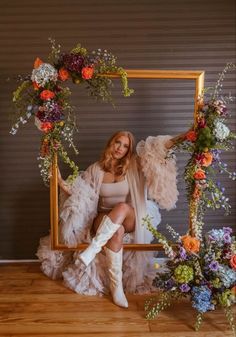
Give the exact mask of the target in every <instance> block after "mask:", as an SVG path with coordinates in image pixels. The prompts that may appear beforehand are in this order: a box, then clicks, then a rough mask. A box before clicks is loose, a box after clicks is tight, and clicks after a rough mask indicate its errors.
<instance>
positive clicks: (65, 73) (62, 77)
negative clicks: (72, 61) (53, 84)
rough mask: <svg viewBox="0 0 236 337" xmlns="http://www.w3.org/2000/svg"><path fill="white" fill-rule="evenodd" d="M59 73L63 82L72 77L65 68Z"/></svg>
mask: <svg viewBox="0 0 236 337" xmlns="http://www.w3.org/2000/svg"><path fill="white" fill-rule="evenodd" d="M58 73H59V79H60V80H61V81H66V80H68V78H69V76H70V74H69V73H68V71H67V70H66V69H65V68H61V69H60V70H59V72H58Z"/></svg>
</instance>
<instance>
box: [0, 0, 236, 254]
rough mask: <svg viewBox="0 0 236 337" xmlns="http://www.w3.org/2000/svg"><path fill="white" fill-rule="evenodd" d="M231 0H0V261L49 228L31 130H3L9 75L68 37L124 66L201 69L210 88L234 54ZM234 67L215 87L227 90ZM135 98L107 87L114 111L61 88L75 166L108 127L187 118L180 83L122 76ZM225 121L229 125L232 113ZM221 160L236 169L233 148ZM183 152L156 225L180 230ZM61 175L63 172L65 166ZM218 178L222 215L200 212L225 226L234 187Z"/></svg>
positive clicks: (171, 127)
mask: <svg viewBox="0 0 236 337" xmlns="http://www.w3.org/2000/svg"><path fill="white" fill-rule="evenodd" d="M235 35H236V34H235V1H234V0H225V1H222V0H215V1H213V0H204V1H203V0H199V1H195V0H178V1H176V0H135V1H133V0H119V1H118V0H113V1H111V0H101V1H99V2H98V1H96V0H87V1H80V0H77V1H76V0H67V1H63V0H57V1H56V0H50V1H46V0H41V1H40V3H38V2H32V1H30V0H22V1H20V2H19V1H16V0H11V1H4V0H2V1H1V2H0V50H1V52H0V88H1V90H0V134H1V142H0V151H1V157H0V167H1V195H0V203H1V205H0V207H1V208H0V212H1V214H0V223H1V226H0V259H23V258H24V259H27V258H34V257H35V255H34V254H35V251H36V248H37V244H38V240H39V238H40V237H41V236H42V235H44V234H47V233H48V230H49V191H48V189H47V188H46V187H44V186H43V183H42V181H41V178H40V176H39V171H38V167H37V165H38V163H37V160H36V157H37V154H38V148H39V141H40V134H39V132H38V131H37V130H36V128H35V127H34V125H33V122H32V121H31V122H30V123H28V124H26V125H25V126H23V127H22V128H21V129H20V130H19V131H18V133H17V134H16V135H15V136H14V137H13V136H10V135H9V130H10V128H11V124H12V123H11V118H10V116H11V115H12V111H13V106H12V105H11V94H12V91H13V90H14V89H15V88H16V86H17V84H16V82H15V80H14V77H16V76H17V75H18V74H27V73H30V72H31V69H32V65H33V62H34V59H35V58H36V57H37V56H38V57H40V58H41V59H44V60H46V57H47V55H48V53H49V43H48V40H47V39H48V37H49V36H51V37H53V38H55V39H56V40H57V42H58V43H61V45H62V47H63V48H62V49H63V50H64V51H69V50H70V49H71V48H72V47H73V46H74V45H75V44H76V43H77V42H79V43H81V44H82V45H84V46H85V47H86V48H88V49H89V50H93V49H96V48H103V49H109V50H110V51H112V52H113V53H114V54H115V55H116V56H117V58H118V60H119V64H120V65H122V66H124V67H125V68H132V69H136V68H139V69H141V68H143V69H189V70H194V69H196V70H205V72H206V80H205V85H206V86H212V85H214V83H215V81H216V80H217V77H218V73H219V72H220V71H221V70H222V69H223V67H224V65H225V64H226V62H236V59H235ZM235 79H236V77H235V73H234V74H233V73H230V74H229V75H228V76H227V77H226V79H225V83H224V88H225V91H226V92H229V91H231V92H235ZM130 86H131V87H134V88H135V95H134V96H133V97H130V98H122V97H121V96H120V92H119V88H120V85H119V84H118V81H117V82H116V83H115V87H114V98H115V101H116V109H115V110H113V108H112V107H111V105H105V104H102V103H96V102H94V101H93V100H92V99H89V98H88V97H87V93H86V92H85V91H84V90H83V89H82V88H80V87H79V86H75V85H70V87H71V89H72V92H73V95H72V99H71V101H72V103H73V105H74V106H75V107H76V112H77V115H78V123H79V134H78V135H77V137H76V143H78V147H79V150H80V154H79V156H78V157H75V156H73V158H74V159H75V160H76V161H78V163H79V165H80V168H81V169H85V168H86V167H87V166H88V165H89V164H90V163H92V162H93V161H95V160H97V159H98V156H99V154H100V151H101V149H102V148H103V146H104V144H105V141H106V139H107V137H108V136H109V135H110V134H111V133H112V132H113V131H116V130H117V129H129V130H130V131H133V132H134V133H135V135H136V138H137V140H140V139H142V138H144V137H146V136H148V135H157V134H173V135H174V134H177V133H179V132H182V131H184V130H186V129H187V128H188V127H189V125H190V124H191V121H192V116H193V105H192V97H193V95H194V92H193V85H192V83H191V82H189V81H165V80H163V81H159V80H148V81H143V80H132V81H130ZM231 113H232V117H231V119H230V121H229V123H230V126H231V128H232V129H233V130H235V129H236V109H235V105H234V104H231ZM223 157H224V158H225V160H226V161H227V163H228V164H229V167H230V168H231V169H232V170H235V169H236V165H235V159H236V155H235V152H232V151H231V152H228V153H225V154H224V156H223ZM185 161H186V156H184V155H182V154H181V155H179V156H178V166H179V190H180V194H181V196H180V199H179V201H178V204H177V209H176V210H173V211H171V212H162V214H163V222H162V225H161V227H160V228H161V230H163V231H164V232H165V224H166V223H169V224H173V225H174V227H175V228H176V229H177V230H179V231H180V232H181V233H183V232H184V231H185V229H186V227H187V222H188V207H187V206H188V205H187V203H186V199H185V187H184V185H183V178H182V174H183V169H184V164H185ZM63 170H64V175H67V174H68V173H69V172H68V170H67V169H66V168H64V169H63ZM219 179H220V180H221V181H222V184H223V185H224V186H225V187H226V193H227V195H228V196H229V197H230V199H231V204H232V206H233V208H232V213H231V215H230V216H228V217H227V218H226V217H224V215H223V212H221V211H218V212H208V213H207V217H206V228H210V227H212V226H215V227H217V226H221V225H223V224H227V225H231V226H233V225H235V218H236V214H235V206H236V193H235V184H232V182H231V181H229V180H228V179H227V177H225V176H220V177H219Z"/></svg>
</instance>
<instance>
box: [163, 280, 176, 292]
mask: <svg viewBox="0 0 236 337" xmlns="http://www.w3.org/2000/svg"><path fill="white" fill-rule="evenodd" d="M174 286H175V282H174V280H173V279H172V278H170V279H169V280H167V281H165V288H166V289H167V290H170V289H171V288H173V287H174Z"/></svg>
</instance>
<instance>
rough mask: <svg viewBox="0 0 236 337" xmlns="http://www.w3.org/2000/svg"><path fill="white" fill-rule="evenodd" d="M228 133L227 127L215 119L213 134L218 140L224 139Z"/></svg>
mask: <svg viewBox="0 0 236 337" xmlns="http://www.w3.org/2000/svg"><path fill="white" fill-rule="evenodd" d="M229 134H230V130H229V128H228V127H227V126H226V125H225V124H224V123H222V122H220V121H217V122H216V123H215V129H214V135H215V136H216V138H217V139H218V140H224V139H225V138H227V137H228V136H229Z"/></svg>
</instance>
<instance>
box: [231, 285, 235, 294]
mask: <svg viewBox="0 0 236 337" xmlns="http://www.w3.org/2000/svg"><path fill="white" fill-rule="evenodd" d="M231 293H232V294H233V295H234V296H236V286H234V287H233V288H231Z"/></svg>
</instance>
